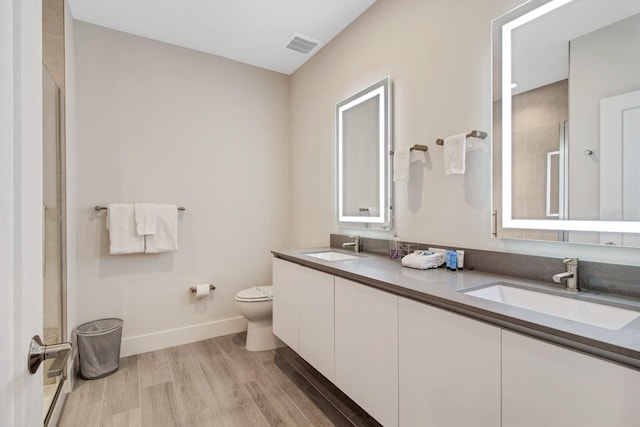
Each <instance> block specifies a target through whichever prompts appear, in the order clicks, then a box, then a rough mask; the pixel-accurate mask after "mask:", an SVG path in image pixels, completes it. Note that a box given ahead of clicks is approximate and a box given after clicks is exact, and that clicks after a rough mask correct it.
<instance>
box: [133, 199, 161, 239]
mask: <svg viewBox="0 0 640 427" xmlns="http://www.w3.org/2000/svg"><path fill="white" fill-rule="evenodd" d="M134 210H135V218H136V234H137V235H138V236H144V235H149V234H155V233H156V218H157V216H158V212H157V210H158V205H156V204H155V203H136V204H135V205H134Z"/></svg>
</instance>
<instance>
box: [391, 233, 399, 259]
mask: <svg viewBox="0 0 640 427" xmlns="http://www.w3.org/2000/svg"><path fill="white" fill-rule="evenodd" d="M399 255H400V254H399V253H398V235H397V234H395V233H393V240H389V258H391V259H398V258H400V256H399Z"/></svg>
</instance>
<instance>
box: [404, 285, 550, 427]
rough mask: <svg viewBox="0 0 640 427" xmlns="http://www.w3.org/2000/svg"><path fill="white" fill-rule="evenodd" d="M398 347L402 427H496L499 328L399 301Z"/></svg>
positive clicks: (498, 394) (440, 310)
mask: <svg viewBox="0 0 640 427" xmlns="http://www.w3.org/2000/svg"><path fill="white" fill-rule="evenodd" d="M399 345H400V347H399V352H398V353H399V387H400V390H399V392H400V408H399V419H400V425H401V426H425V427H428V426H434V427H438V426H474V427H483V426H487V427H496V426H499V425H500V399H501V396H500V328H499V327H496V326H492V325H488V324H486V323H483V322H479V321H477V320H473V319H469V318H467V317H464V316H460V315H458V314H455V313H452V312H449V311H446V310H442V309H439V308H435V307H433V306H430V305H427V304H423V303H420V302H416V301H413V300H410V299H406V298H402V297H401V298H400V299H399ZM541 425H542V424H541Z"/></svg>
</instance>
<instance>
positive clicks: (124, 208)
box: [107, 203, 144, 255]
mask: <svg viewBox="0 0 640 427" xmlns="http://www.w3.org/2000/svg"><path fill="white" fill-rule="evenodd" d="M133 210H134V209H133V205H132V204H126V203H112V204H110V205H108V206H107V230H109V253H110V254H112V255H119V254H135V253H142V252H144V236H138V235H136V224H135V218H134V214H133Z"/></svg>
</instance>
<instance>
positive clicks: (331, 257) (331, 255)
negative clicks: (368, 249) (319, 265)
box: [305, 251, 358, 261]
mask: <svg viewBox="0 0 640 427" xmlns="http://www.w3.org/2000/svg"><path fill="white" fill-rule="evenodd" d="M305 255H309V256H312V257H314V258H318V259H322V260H325V261H344V260H345V259H354V258H358V257H357V256H355V255H349V254H343V253H342V252H334V251H326V252H313V253H308V254H305Z"/></svg>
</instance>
